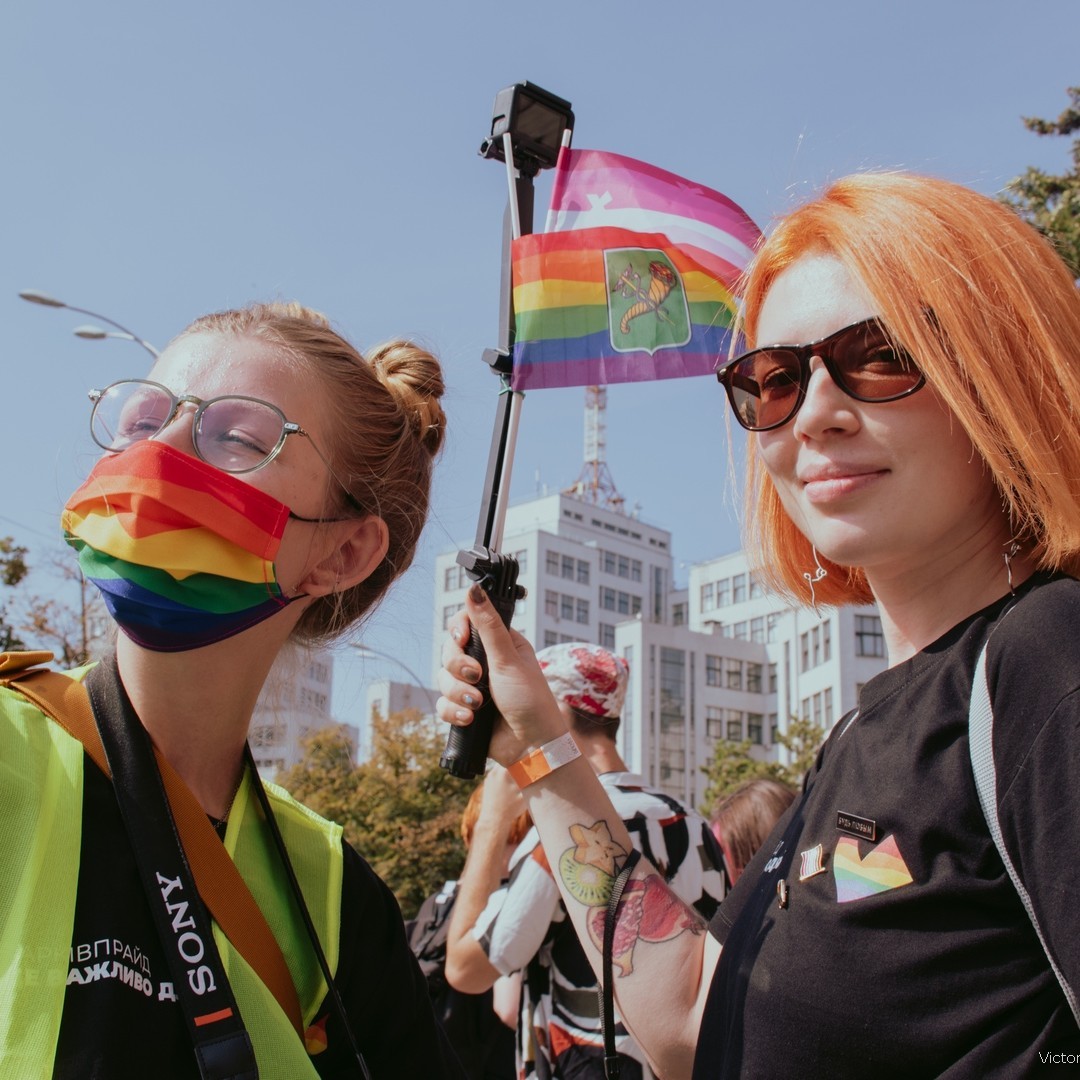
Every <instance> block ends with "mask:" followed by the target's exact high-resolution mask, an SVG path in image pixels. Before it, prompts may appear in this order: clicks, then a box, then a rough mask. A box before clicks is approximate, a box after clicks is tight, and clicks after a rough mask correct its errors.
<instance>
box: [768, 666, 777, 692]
mask: <svg viewBox="0 0 1080 1080" xmlns="http://www.w3.org/2000/svg"><path fill="white" fill-rule="evenodd" d="M769 693H770V694H775V693H776V664H775V663H773V664H770V665H769Z"/></svg>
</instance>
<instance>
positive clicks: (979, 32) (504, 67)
mask: <svg viewBox="0 0 1080 1080" xmlns="http://www.w3.org/2000/svg"><path fill="white" fill-rule="evenodd" d="M1078 40H1080V6H1078V5H1077V3H1076V0H1043V2H1042V3H1040V4H1039V5H1037V6H1036V7H1034V8H1030V7H1026V8H1025V7H1022V6H1021V5H1020V4H1019V3H1017V2H1014V3H1004V2H1001V0H984V2H982V3H980V4H973V3H964V2H960V0H953V2H951V3H950V2H949V0H933V2H930V0H906V2H903V3H896V2H890V0H877V2H867V0H820V2H819V3H817V4H812V5H811V4H806V3H803V2H794V0H777V2H773V3H765V2H762V3H742V4H733V3H728V2H725V0H689V2H684V3H679V2H677V0H676V2H672V3H669V4H667V5H657V4H646V3H639V2H636V0H627V2H624V3H622V4H608V3H599V2H596V0H575V2H572V3H571V2H567V0H545V3H543V4H535V5H524V4H519V3H511V2H509V0H502V2H500V3H495V2H492V0H470V3H468V4H445V3H435V2H434V0H430V2H425V3H416V2H409V0H397V2H395V3H381V4H375V3H369V2H367V0H351V2H346V0H310V2H308V3H305V4H298V3H292V4H286V3H282V2H281V0H260V2H258V3H256V2H255V0H217V2H213V3H210V2H207V0H188V2H186V3H184V4H173V5H166V4H148V3H145V2H143V0H139V2H136V0H106V2H105V3H102V4H92V5H91V4H86V3H83V2H75V0H52V2H49V0H41V2H38V3H26V4H12V5H10V6H9V7H8V9H7V10H6V12H5V16H4V29H3V34H2V35H0V137H2V145H3V167H2V171H0V251H2V253H3V257H2V259H0V325H2V327H3V336H2V339H0V350H2V364H3V369H2V370H3V390H2V394H3V421H4V422H3V424H2V425H0V455H2V461H3V475H4V479H3V492H4V499H3V505H2V506H0V535H6V534H11V535H14V536H15V537H16V538H17V539H18V540H19V541H21V542H23V543H25V544H27V545H28V546H29V547H30V548H31V552H32V557H33V558H34V560H35V561H36V562H37V563H38V564H41V563H43V562H44V560H45V558H46V557H47V556H48V555H49V553H51V552H52V551H54V550H59V548H60V545H59V543H58V541H57V540H56V539H55V537H56V535H57V518H58V513H59V508H60V507H61V506H62V505H63V502H64V500H65V499H66V497H67V495H68V494H69V493H70V492H71V491H72V490H73V488H74V487H75V486H76V484H77V483H78V481H79V480H80V479H81V478H82V476H84V475H85V472H86V471H87V470H88V468H89V467H90V464H91V463H92V461H93V459H94V457H95V455H94V452H93V448H92V444H91V442H90V439H89V435H88V432H87V416H88V403H87V400H86V396H85V391H86V390H87V389H88V388H89V387H91V386H101V385H103V384H105V383H108V382H111V381H112V380H114V379H117V378H123V377H126V376H139V375H141V374H143V372H144V371H145V362H146V360H147V359H148V358H147V357H146V355H145V354H144V353H143V352H142V351H141V350H140V349H139V348H138V347H136V346H134V345H132V344H130V343H127V342H117V341H106V342H86V341H80V340H78V339H76V338H75V337H73V336H72V335H71V330H72V329H73V328H74V327H75V326H76V325H78V324H79V323H81V322H85V321H86V320H85V319H84V318H82V317H81V316H77V315H72V314H71V313H68V312H63V311H50V310H47V309H44V308H38V307H31V306H30V305H28V304H25V303H23V302H22V301H20V300H19V299H17V297H16V293H17V292H18V291H19V290H20V289H27V288H36V289H41V290H44V291H46V292H51V293H53V294H54V295H56V296H59V297H61V298H62V299H65V300H67V301H68V302H69V303H72V304H76V305H78V306H80V307H86V308H91V309H95V310H98V311H101V312H103V313H105V314H107V315H111V316H112V317H113V318H115V319H117V320H119V321H120V322H122V323H126V324H127V325H129V326H130V327H131V328H132V329H134V330H135V331H136V332H137V333H139V334H140V335H141V336H143V337H145V338H147V339H149V340H150V341H153V342H155V343H156V344H158V345H164V344H165V342H166V341H168V339H169V338H170V337H171V336H172V335H173V334H174V333H175V332H177V331H178V330H179V329H181V328H182V327H183V326H184V325H185V324H186V323H187V322H189V321H190V320H191V319H192V318H194V317H195V316H197V315H199V314H201V313H203V312H205V311H208V310H213V309H218V308H221V307H225V306H230V305H236V304H243V303H245V302H247V301H250V300H253V299H275V298H292V297H295V298H298V299H300V300H302V301H304V302H305V303H307V304H310V305H312V306H314V307H318V308H320V309H322V310H324V311H326V312H327V313H328V314H329V315H330V316H331V317H332V318H333V319H334V320H335V322H336V323H337V325H338V326H339V328H340V329H341V330H342V331H343V332H345V333H346V334H347V335H348V336H349V337H351V338H352V339H353V340H354V341H355V342H356V343H357V344H358V345H360V346H361V348H363V347H364V346H366V345H369V344H372V343H374V342H376V341H379V340H381V339H383V338H386V337H390V336H396V335H401V334H405V335H411V336H415V337H418V338H420V339H422V340H423V341H425V342H426V343H427V344H428V345H429V346H430V347H432V348H433V349H434V350H435V351H436V352H437V353H438V354H439V355H440V356H441V357H442V359H443V361H444V363H445V365H446V369H447V378H448V382H449V387H450V389H449V393H448V397H447V400H446V407H447V411H448V413H449V417H450V436H449V445H448V447H447V451H446V453H445V455H444V457H443V459H442V463H441V465H440V467H439V470H438V473H437V477H436V498H435V514H434V517H433V520H432V522H431V524H430V526H429V529H428V532H427V535H426V540H425V542H424V544H423V547H422V549H421V552H420V555H419V557H418V559H417V565H416V566H415V568H414V569H413V570H412V571H411V572H410V574H409V575H407V578H406V580H405V581H404V582H403V583H402V584H401V585H400V586H399V588H398V591H397V594H396V596H395V597H394V598H393V599H391V600H390V601H389V602H388V603H387V605H386V606H385V607H384V609H383V610H382V611H381V612H380V613H379V615H378V616H377V617H376V618H375V619H374V620H373V621H372V623H371V624H370V626H369V627H368V630H367V631H366V634H367V637H366V640H368V641H369V642H370V644H371V645H372V646H373V647H375V648H378V649H380V650H383V651H388V652H391V653H393V654H395V655H398V656H400V657H401V659H402V660H403V662H404V663H406V664H407V665H408V666H409V667H411V668H413V669H415V670H416V671H418V672H420V673H427V672H428V671H429V670H430V667H431V662H432V657H431V641H430V634H431V630H430V627H431V610H432V581H431V575H432V570H431V568H432V561H433V556H434V553H435V552H437V551H439V550H443V549H446V548H454V547H457V546H460V545H462V544H467V543H468V542H470V541H471V539H472V534H473V531H474V528H475V522H476V517H477V511H478V506H479V497H480V487H481V482H482V477H483V470H484V466H485V464H486V458H487V448H488V444H489V439H490V432H491V422H492V417H493V413H494V406H495V400H494V392H495V386H496V380H495V379H494V378H493V377H492V376H491V375H490V373H489V372H488V371H487V369H486V367H485V366H484V365H483V364H482V362H481V361H480V353H481V351H482V350H483V349H484V348H485V347H486V346H490V345H494V343H495V341H496V336H497V301H498V276H499V260H500V235H501V222H502V211H503V207H504V204H505V176H504V173H503V172H502V170H501V168H500V167H499V166H497V165H496V164H494V163H490V162H484V161H482V160H481V159H480V158H479V157H477V155H476V149H477V146H478V145H479V143H480V141H481V139H482V138H483V137H484V136H485V135H486V134H487V131H488V126H489V122H490V115H491V104H492V100H493V98H494V96H495V93H496V91H497V90H498V89H499V88H500V87H503V86H506V85H508V84H510V83H513V82H516V81H520V80H522V79H529V80H531V81H533V82H536V83H539V84H540V85H541V86H544V87H546V88H547V89H550V90H552V91H554V92H555V93H558V94H560V95H561V96H563V97H567V98H569V99H570V100H571V101H572V103H573V105H574V109H575V112H576V114H577V124H576V131H575V139H574V144H575V145H576V146H578V147H585V148H600V149H606V150H612V151H616V152H619V153H623V154H627V155H630V156H632V157H637V158H641V159H643V160H646V161H649V162H651V163H653V164H656V165H660V166H662V167H664V168H667V169H671V170H673V171H675V172H678V173H681V174H683V175H685V176H687V177H690V178H691V179H694V180H697V181H699V182H701V183H704V184H707V185H709V186H711V187H715V188H718V189H720V190H722V191H724V192H725V193H727V194H728V195H730V196H731V197H733V198H734V199H736V200H737V201H738V202H740V203H741V204H742V205H743V206H744V207H745V208H746V209H747V210H748V211H749V212H750V214H751V215H752V216H753V217H754V218H755V219H756V220H757V221H758V222H759V224H761V225H762V226H763V227H766V228H767V227H768V225H769V222H770V221H771V220H772V219H773V218H774V217H775V216H776V215H778V214H780V213H782V212H783V211H784V210H785V209H787V208H789V207H791V206H792V205H794V204H795V203H797V202H799V201H800V200H802V199H803V198H804V197H806V196H807V195H809V194H810V193H812V192H813V191H815V190H817V189H818V188H819V187H820V186H821V185H822V184H824V183H826V182H827V181H828V180H829V179H830V178H832V177H836V176H841V175H843V174H845V173H848V172H851V171H854V170H857V169H863V168H873V167H881V166H889V167H902V168H908V169H913V170H917V171H922V172H931V173H935V174H938V175H942V176H946V177H948V178H950V179H953V180H957V181H960V182H962V183H966V184H969V185H971V186H972V187H974V188H976V189H978V190H979V191H982V192H985V193H987V194H993V193H994V192H996V191H998V190H999V189H1000V188H1001V187H1002V186H1003V185H1004V184H1005V183H1006V181H1008V180H1009V179H1010V178H1011V177H1013V176H1015V175H1016V174H1018V173H1019V172H1021V171H1022V170H1023V169H1024V167H1025V166H1027V165H1028V164H1041V165H1044V166H1046V167H1049V168H1051V169H1054V170H1059V171H1060V170H1061V169H1062V168H1063V167H1064V166H1065V163H1066V161H1067V147H1066V145H1065V144H1064V141H1063V140H1049V139H1039V138H1037V137H1036V136H1034V135H1031V134H1029V133H1028V132H1027V131H1026V130H1025V129H1024V128H1023V126H1022V124H1021V122H1020V117H1021V116H1022V115H1041V116H1056V115H1057V114H1058V112H1060V111H1061V109H1062V108H1063V107H1064V105H1065V102H1066V97H1065V88H1066V87H1067V86H1069V85H1075V84H1078V83H1080V62H1078V60H1077V54H1076V43H1077V41H1078ZM545 197H546V186H545V185H541V186H540V189H539V191H538V200H537V201H538V207H540V208H541V209H542V206H543V203H544V199H545ZM537 216H538V220H541V219H542V218H541V214H540V213H538V215H537ZM582 402H583V395H582V391H580V390H561V391H547V392H538V393H533V394H530V395H529V396H528V398H527V400H526V402H525V408H524V414H523V421H522V431H521V439H520V443H519V449H518V458H517V465H516V468H515V473H514V483H513V492H514V496H515V497H516V498H522V497H526V496H528V495H529V494H531V493H532V492H533V491H534V490H536V485H537V477H539V480H540V482H542V483H545V484H547V485H549V486H550V487H551V488H552V489H555V488H558V487H561V486H565V485H567V484H569V483H571V482H572V481H573V480H574V479H575V478H576V476H577V474H578V471H579V468H580V464H581V458H582ZM723 410H724V403H723V401H722V399H721V396H720V393H719V388H718V387H717V386H716V385H715V383H713V382H711V381H710V380H707V379H706V380H674V381H672V382H668V383H657V384H651V385H637V386H617V387H613V388H612V389H611V390H610V391H609V395H608V413H607V436H608V462H609V464H610V467H611V470H612V472H613V474H614V477H615V480H616V482H617V484H618V486H619V488H620V489H621V491H622V493H623V495H624V496H625V497H626V499H627V503H628V505H633V504H634V503H640V505H641V513H642V516H643V517H644V518H645V519H646V520H648V521H650V522H653V523H655V524H658V525H662V526H665V527H667V528H670V529H672V530H673V532H674V534H675V555H676V558H677V559H678V560H680V561H681V562H684V563H685V562H691V561H697V560H701V559H704V558H708V557H710V556H712V555H716V554H721V553H723V552H726V551H730V550H732V549H734V548H736V547H737V546H738V544H739V539H738V529H737V525H736V523H735V519H734V513H733V510H732V505H733V498H732V492H731V489H730V484H729V483H728V480H727V462H728V451H727V436H726V432H725V420H724V411H723ZM34 584H35V586H36V587H37V588H38V589H39V591H43V592H45V591H49V589H50V588H51V587H52V585H51V581H50V579H49V578H48V577H47V576H46V575H44V574H41V573H39V574H38V575H36V578H35V581H34ZM350 667H353V668H358V667H359V665H357V664H355V663H354V662H353V661H352V660H351V659H350V658H348V657H347V656H344V655H343V656H342V658H341V660H340V661H339V663H338V668H337V670H338V683H339V686H338V693H337V695H336V702H335V705H336V711H337V713H338V715H339V716H340V717H342V718H347V717H348V716H349V714H350V713H351V712H352V710H353V709H354V708H355V707H356V704H357V701H358V700H359V694H360V682H361V675H362V672H360V671H359V670H354V671H349V670H348V669H349V668H350ZM363 672H366V673H367V674H368V675H381V674H385V675H389V676H391V677H398V678H400V677H403V676H402V672H401V671H400V669H397V668H396V667H394V666H392V665H384V664H379V663H376V662H374V661H367V662H366V665H365V667H364V669H363Z"/></svg>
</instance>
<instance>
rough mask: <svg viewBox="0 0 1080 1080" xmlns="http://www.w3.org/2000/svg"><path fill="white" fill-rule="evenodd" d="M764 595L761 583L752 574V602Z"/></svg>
mask: <svg viewBox="0 0 1080 1080" xmlns="http://www.w3.org/2000/svg"><path fill="white" fill-rule="evenodd" d="M762 595H764V593H763V591H762V588H761V582H760V581H758V579H757V578H756V577H754V575H753V574H751V575H750V599H751V600H757V599H758V598H759V597H760V596H762Z"/></svg>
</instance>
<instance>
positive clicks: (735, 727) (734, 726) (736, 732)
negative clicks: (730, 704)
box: [727, 709, 742, 742]
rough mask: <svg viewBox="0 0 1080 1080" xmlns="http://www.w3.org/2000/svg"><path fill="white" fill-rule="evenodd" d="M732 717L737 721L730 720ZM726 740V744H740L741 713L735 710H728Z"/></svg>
mask: <svg viewBox="0 0 1080 1080" xmlns="http://www.w3.org/2000/svg"><path fill="white" fill-rule="evenodd" d="M733 716H735V717H738V719H737V720H732V719H731V717H733ZM727 739H728V742H742V713H741V712H738V711H737V710H735V709H728V722H727Z"/></svg>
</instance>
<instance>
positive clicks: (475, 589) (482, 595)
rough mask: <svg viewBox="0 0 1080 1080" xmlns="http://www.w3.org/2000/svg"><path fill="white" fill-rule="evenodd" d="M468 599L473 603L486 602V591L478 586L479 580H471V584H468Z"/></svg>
mask: <svg viewBox="0 0 1080 1080" xmlns="http://www.w3.org/2000/svg"><path fill="white" fill-rule="evenodd" d="M469 599H470V600H471V601H472V602H473V603H474V604H486V603H487V593H486V592H484V590H483V589H482V588H480V583H479V582H473V584H472V585H470V586H469Z"/></svg>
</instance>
